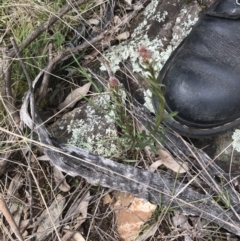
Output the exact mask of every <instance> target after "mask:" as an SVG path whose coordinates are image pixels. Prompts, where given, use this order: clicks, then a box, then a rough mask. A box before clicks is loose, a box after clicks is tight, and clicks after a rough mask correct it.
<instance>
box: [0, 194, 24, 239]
mask: <svg viewBox="0 0 240 241" xmlns="http://www.w3.org/2000/svg"><path fill="white" fill-rule="evenodd" d="M0 211H1V212H2V213H3V216H4V217H5V218H6V220H7V222H8V224H9V226H10V227H11V229H12V231H13V232H14V234H15V235H16V237H17V238H18V239H19V240H20V241H24V240H23V237H22V235H21V233H20V231H19V228H18V226H17V225H16V223H15V221H14V219H13V217H12V214H11V213H10V211H9V209H8V207H7V204H6V202H5V200H4V198H3V196H2V195H1V194H0Z"/></svg>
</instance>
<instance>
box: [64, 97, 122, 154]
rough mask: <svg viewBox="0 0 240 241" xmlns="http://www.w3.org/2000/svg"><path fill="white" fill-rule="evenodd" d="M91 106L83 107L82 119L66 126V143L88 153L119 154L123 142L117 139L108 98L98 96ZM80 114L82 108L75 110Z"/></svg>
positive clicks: (72, 121) (112, 112)
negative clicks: (68, 135) (67, 136)
mask: <svg viewBox="0 0 240 241" xmlns="http://www.w3.org/2000/svg"><path fill="white" fill-rule="evenodd" d="M93 102H94V103H92V104H94V106H96V107H97V108H96V107H94V106H93V105H92V104H87V106H86V107H85V115H86V117H85V118H84V119H79V120H78V119H74V120H71V121H70V123H69V125H67V128H66V129H67V133H68V134H70V138H69V139H68V140H67V143H68V144H70V145H74V146H78V147H81V148H84V149H86V150H88V151H89V152H92V153H95V154H98V155H102V156H105V157H110V156H112V155H114V156H116V155H118V153H120V152H121V150H122V149H121V148H120V147H121V146H123V144H124V140H122V139H121V138H119V137H118V133H117V130H116V128H115V122H114V111H113V110H111V109H109V107H108V103H110V96H109V95H107V94H105V95H102V96H98V97H97V98H94V100H93ZM98 109H100V111H101V110H106V114H105V115H104V114H100V113H99V111H98ZM77 111H78V112H79V113H78V114H80V113H82V112H81V111H82V108H79V109H78V110H77Z"/></svg>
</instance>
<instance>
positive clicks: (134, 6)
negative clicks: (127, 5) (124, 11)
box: [133, 2, 144, 11]
mask: <svg viewBox="0 0 240 241" xmlns="http://www.w3.org/2000/svg"><path fill="white" fill-rule="evenodd" d="M142 8H144V6H143V5H142V4H141V3H140V2H137V3H136V4H133V10H134V11H138V10H141V9H142Z"/></svg>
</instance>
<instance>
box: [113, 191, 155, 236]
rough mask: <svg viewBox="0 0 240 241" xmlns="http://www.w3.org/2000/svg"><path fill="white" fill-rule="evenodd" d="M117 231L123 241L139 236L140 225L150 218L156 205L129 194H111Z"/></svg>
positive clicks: (117, 192)
mask: <svg viewBox="0 0 240 241" xmlns="http://www.w3.org/2000/svg"><path fill="white" fill-rule="evenodd" d="M113 195H114V196H115V198H116V200H117V201H116V203H115V204H114V205H113V206H112V208H113V209H115V216H116V225H117V230H118V233H119V235H120V237H121V238H122V240H124V241H133V240H135V239H136V237H137V236H138V235H139V232H140V231H141V227H142V225H143V224H144V223H145V222H146V221H147V220H148V219H149V218H150V217H151V216H152V213H153V212H154V211H155V210H156V207H157V205H153V204H151V203H150V202H148V201H146V200H145V199H142V198H136V197H134V196H133V195H131V194H129V193H123V192H119V191H116V192H114V193H113Z"/></svg>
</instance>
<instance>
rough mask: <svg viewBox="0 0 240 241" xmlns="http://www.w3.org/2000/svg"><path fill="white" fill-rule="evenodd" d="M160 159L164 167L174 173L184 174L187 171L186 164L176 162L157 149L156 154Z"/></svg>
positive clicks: (167, 154) (166, 153)
mask: <svg viewBox="0 0 240 241" xmlns="http://www.w3.org/2000/svg"><path fill="white" fill-rule="evenodd" d="M157 153H158V154H159V156H160V158H161V162H162V164H163V165H164V166H166V167H167V168H169V169H171V170H172V171H174V172H176V173H185V172H187V171H188V165H187V163H186V162H182V163H181V162H180V161H176V160H175V159H174V158H173V157H172V156H171V155H170V154H169V153H168V152H167V151H164V150H163V149H159V150H158V152H157Z"/></svg>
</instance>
